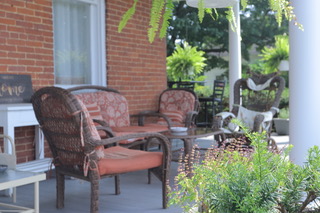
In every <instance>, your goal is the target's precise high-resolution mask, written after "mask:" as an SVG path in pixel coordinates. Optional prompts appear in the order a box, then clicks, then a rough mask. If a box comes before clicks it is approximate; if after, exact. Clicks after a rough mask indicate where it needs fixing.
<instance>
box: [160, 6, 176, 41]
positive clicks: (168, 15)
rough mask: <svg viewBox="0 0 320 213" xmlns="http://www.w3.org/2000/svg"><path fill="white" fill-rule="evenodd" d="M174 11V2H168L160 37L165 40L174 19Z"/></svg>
mask: <svg viewBox="0 0 320 213" xmlns="http://www.w3.org/2000/svg"><path fill="white" fill-rule="evenodd" d="M173 9H174V4H173V1H172V0H167V1H166V9H165V11H164V14H163V20H162V26H161V29H160V33H159V37H160V38H164V37H165V36H166V34H167V29H168V27H169V26H170V19H171V18H172V11H173Z"/></svg>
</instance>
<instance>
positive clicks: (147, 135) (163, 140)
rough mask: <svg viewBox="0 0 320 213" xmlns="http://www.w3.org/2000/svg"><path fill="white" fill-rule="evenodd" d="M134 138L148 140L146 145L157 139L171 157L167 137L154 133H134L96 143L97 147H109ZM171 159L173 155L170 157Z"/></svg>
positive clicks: (165, 152)
mask: <svg viewBox="0 0 320 213" xmlns="http://www.w3.org/2000/svg"><path fill="white" fill-rule="evenodd" d="M134 138H147V140H145V142H144V143H147V142H148V141H149V140H150V139H157V140H158V141H159V143H160V145H161V146H162V148H163V149H162V151H163V152H164V154H165V155H170V153H171V152H170V142H169V140H168V138H167V137H165V136H164V135H162V134H160V133H152V132H150V133H149V132H144V133H133V134H128V135H123V136H116V137H110V138H106V139H102V140H100V141H95V145H96V146H108V145H113V144H115V143H118V142H119V141H122V140H128V139H134ZM170 159H171V155H170Z"/></svg>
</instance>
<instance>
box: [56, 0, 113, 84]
mask: <svg viewBox="0 0 320 213" xmlns="http://www.w3.org/2000/svg"><path fill="white" fill-rule="evenodd" d="M53 1H55V0H53ZM67 1H68V0H67ZM73 1H75V2H81V3H88V4H90V35H91V36H90V38H91V39H90V47H91V50H90V58H91V82H90V84H91V85H99V86H106V85H107V80H106V76H107V68H106V67H107V62H106V24H105V20H106V19H105V1H103V0H73ZM53 4H54V3H53ZM54 15H55V14H54V11H53V17H54ZM53 24H54V19H53ZM53 39H55V35H53ZM53 51H54V52H55V47H54V48H53ZM54 57H55V54H54ZM54 62H55V60H54V61H53V63H54ZM55 74H56V71H55V66H54V75H55ZM83 85H87V84H56V82H55V83H54V86H57V87H62V88H65V89H67V88H71V87H76V86H83Z"/></svg>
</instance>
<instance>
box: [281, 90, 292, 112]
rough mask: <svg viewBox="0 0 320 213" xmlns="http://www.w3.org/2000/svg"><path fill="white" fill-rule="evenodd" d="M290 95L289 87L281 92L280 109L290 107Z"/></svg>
mask: <svg viewBox="0 0 320 213" xmlns="http://www.w3.org/2000/svg"><path fill="white" fill-rule="evenodd" d="M289 97H290V93H289V88H284V90H283V92H282V94H281V100H280V104H279V109H282V108H288V107H289Z"/></svg>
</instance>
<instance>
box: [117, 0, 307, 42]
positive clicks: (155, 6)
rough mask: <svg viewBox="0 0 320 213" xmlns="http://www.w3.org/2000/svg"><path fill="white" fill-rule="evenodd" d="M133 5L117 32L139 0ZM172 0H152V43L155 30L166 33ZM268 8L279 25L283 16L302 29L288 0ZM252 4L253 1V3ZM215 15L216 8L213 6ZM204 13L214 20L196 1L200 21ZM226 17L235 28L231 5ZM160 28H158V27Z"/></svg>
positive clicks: (276, 1) (275, 0) (274, 2)
mask: <svg viewBox="0 0 320 213" xmlns="http://www.w3.org/2000/svg"><path fill="white" fill-rule="evenodd" d="M133 1H134V2H133V5H132V7H131V8H129V9H128V10H127V11H126V12H125V14H124V15H123V16H122V19H121V21H120V23H119V26H118V32H121V31H122V29H123V28H124V27H125V26H126V24H127V22H128V20H130V19H131V18H132V16H133V15H134V13H135V11H136V5H137V2H138V1H139V0H133ZM173 1H179V0H152V7H151V10H150V22H149V28H148V38H149V41H150V42H151V43H152V42H153V41H154V39H155V37H156V34H157V32H158V31H159V37H160V38H164V37H165V34H166V29H167V28H168V26H169V20H170V19H171V18H172V10H173V7H174V5H173ZM211 1H214V0H211ZM268 3H269V6H270V9H271V10H272V11H274V14H275V18H276V21H277V22H278V24H279V25H281V23H282V21H283V20H282V19H283V16H284V17H285V18H286V19H287V20H288V21H293V22H294V24H295V25H297V26H298V27H299V28H300V29H301V30H303V26H302V25H301V24H300V23H298V21H297V18H296V16H295V14H294V13H293V7H292V6H291V5H290V2H289V0H268ZM240 4H241V7H242V8H243V9H244V8H246V7H247V5H248V0H240ZM253 4H254V3H253ZM213 11H215V14H216V16H218V15H217V10H216V9H215V8H213ZM205 14H209V15H210V16H211V17H212V18H213V20H215V18H214V16H213V12H212V9H211V8H205V6H204V0H199V1H198V17H199V20H200V22H202V20H203V18H204V16H205ZM226 14H227V19H228V21H229V22H230V23H231V28H232V29H233V30H235V29H236V27H237V25H236V22H235V16H234V13H233V10H232V7H230V8H229V10H227V12H226ZM161 18H162V25H161V27H160V20H161ZM159 28H160V29H159Z"/></svg>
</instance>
